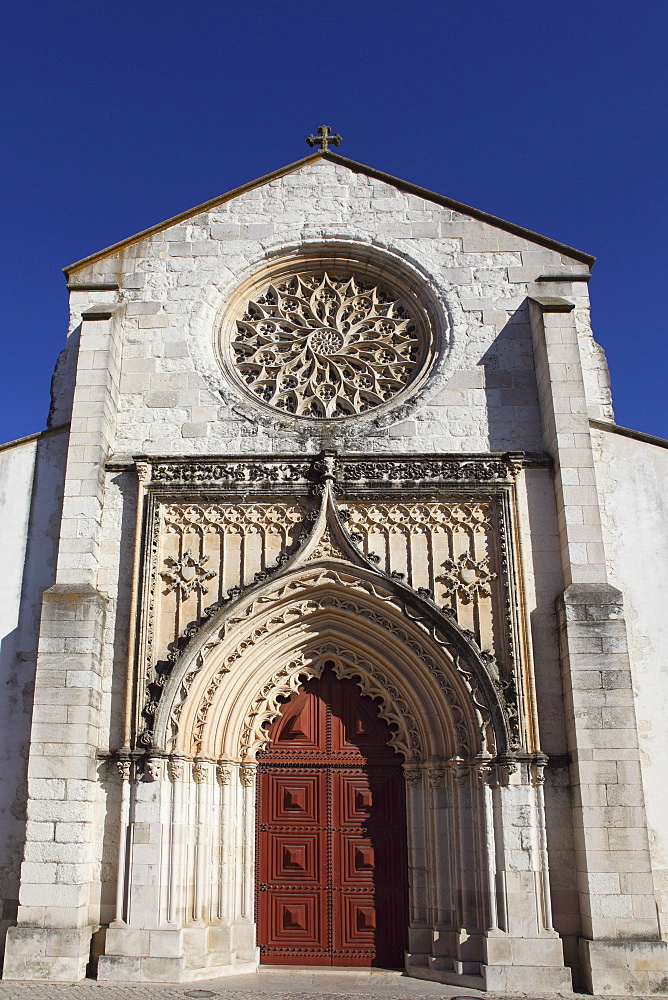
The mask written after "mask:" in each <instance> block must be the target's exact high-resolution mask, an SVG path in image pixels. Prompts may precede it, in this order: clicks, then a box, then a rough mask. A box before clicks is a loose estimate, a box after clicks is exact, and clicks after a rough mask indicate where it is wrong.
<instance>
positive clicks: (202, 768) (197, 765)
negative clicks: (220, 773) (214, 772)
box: [193, 760, 209, 785]
mask: <svg viewBox="0 0 668 1000" xmlns="http://www.w3.org/2000/svg"><path fill="white" fill-rule="evenodd" d="M208 777H209V764H208V761H206V760H195V761H193V778H194V779H195V781H196V782H197V784H198V785H199V784H201V783H202V782H203V781H206V780H207V778H208Z"/></svg>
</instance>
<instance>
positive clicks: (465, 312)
mask: <svg viewBox="0 0 668 1000" xmlns="http://www.w3.org/2000/svg"><path fill="white" fill-rule="evenodd" d="M337 245H338V246H342V245H345V246H347V247H348V248H349V249H350V248H351V247H353V248H354V247H355V246H356V247H357V249H358V251H359V253H360V255H361V256H362V257H364V256H365V255H375V256H376V257H377V259H378V260H379V261H380V262H381V264H382V262H383V261H384V260H387V261H395V262H397V261H398V262H400V263H401V266H402V267H404V268H405V269H406V270H407V271H408V272H409V273H410V274H412V275H413V276H414V279H415V280H416V281H417V282H423V283H424V284H425V286H427V287H429V289H430V294H431V296H432V297H433V299H434V304H435V309H436V311H437V312H438V314H439V317H440V325H441V330H440V336H441V353H440V358H439V361H438V363H437V365H436V368H435V369H434V372H433V374H432V377H431V378H430V380H429V385H428V386H427V387H426V388H425V391H424V392H422V393H418V394H417V398H413V399H411V398H409V399H408V400H407V402H406V403H405V405H399V406H397V407H395V408H394V410H392V409H390V410H389V411H386V412H384V414H383V416H382V419H381V420H380V421H379V423H377V422H376V420H375V417H374V416H373V415H370V416H369V417H368V418H362V419H356V420H355V421H353V422H346V421H341V422H340V423H339V426H337V428H336V433H335V434H334V441H333V440H332V434H331V432H330V433H329V434H328V446H330V447H331V446H332V445H335V446H336V447H339V448H340V449H341V450H350V451H358V450H364V451H378V452H392V451H395V452H396V451H409V452H410V451H418V452H424V451H428V452H447V451H456V452H458V451H467V452H477V451H487V450H492V451H500V450H506V449H523V450H527V451H538V450H541V440H540V418H539V414H538V405H537V398H536V387H535V376H534V371H533V356H532V346H531V333H530V328H529V317H528V312H527V303H526V300H527V294H528V293H531V291H532V290H534V291H535V289H536V288H540V289H542V290H543V291H547V292H548V293H549V292H550V291H554V289H552V286H551V285H550V284H546V283H543V284H541V285H538V286H537V285H535V281H536V279H537V278H539V277H541V276H542V275H545V274H546V273H554V272H555V271H558V272H560V273H561V275H562V277H563V275H568V274H574V275H576V276H578V275H579V276H581V275H583V274H584V275H585V276H586V274H587V267H586V265H583V264H580V263H578V262H577V261H575V260H574V259H571V258H566V257H562V255H561V254H560V253H558V252H556V251H554V250H548V249H543V248H541V247H538V246H537V245H536V244H535V243H530V242H528V241H527V240H526V239H522V238H520V237H518V236H515V235H512V234H510V233H506V232H502V231H501V230H499V229H495V228H494V227H492V226H490V225H489V224H486V223H484V222H479V221H476V220H473V219H471V218H467V217H465V216H462V215H460V214H458V213H455V212H453V211H450V210H448V209H446V208H443V207H441V206H439V205H438V204H435V203H433V202H430V201H427V200H425V199H423V198H420V197H417V196H416V195H414V194H408V193H405V192H403V191H401V190H399V189H397V188H395V187H392V186H390V185H388V184H386V183H383V182H381V181H377V180H374V179H373V178H370V177H368V176H365V175H364V174H361V173H356V172H353V171H352V170H349V169H347V168H345V167H343V166H340V165H337V164H333V163H328V162H326V161H320V162H317V163H315V164H310V165H306V166H303V167H302V168H300V169H298V170H296V171H295V172H294V173H289V174H286V175H285V176H283V177H280V178H278V179H275V180H273V181H271V182H269V183H267V184H266V185H264V186H262V187H259V188H256V189H253V190H250V191H247V192H246V193H243V194H240V195H239V196H238V197H237V198H235V199H233V200H231V201H228V202H224V203H222V204H218V205H216V206H214V207H212V208H210V209H209V210H208V211H205V212H202V213H201V214H199V215H195V216H193V217H192V218H190V219H189V220H187V221H186V222H183V223H181V224H179V225H173V226H171V227H168V228H166V229H164V230H163V231H161V232H158V233H154V234H153V235H152V236H150V237H148V238H146V239H144V240H140V241H139V242H137V243H134V244H131V245H130V246H127V247H125V248H124V249H122V250H119V251H118V252H117V253H113V254H111V255H110V256H108V257H105V258H103V259H101V260H98V261H95V262H93V263H91V264H90V265H87V266H84V267H82V268H80V269H77V270H76V271H75V272H71V273H70V281H71V284H72V285H76V284H85V283H87V284H90V283H94V282H96V283H113V282H117V283H118V284H119V285H120V291H119V293H118V297H117V299H116V295H115V294H114V293H112V292H101V293H93V292H74V293H73V295H72V309H73V315H72V329H75V328H76V326H77V324H78V320H79V316H80V315H81V313H82V312H84V311H85V310H86V309H87V308H89V307H90V304H91V302H92V301H93V300H94V301H95V302H97V303H103V304H104V305H105V306H111V305H113V304H114V303H115V302H116V301H117V303H118V305H119V306H120V311H119V314H117V315H118V316H119V319H120V325H121V328H122V340H123V356H122V363H121V372H122V376H121V396H120V400H119V414H118V427H117V438H116V452H117V453H123V454H132V453H142V452H147V453H153V454H165V455H169V454H178V453H180V452H183V453H189V454H198V453H209V454H216V453H220V454H233V453H239V452H242V453H256V454H258V453H260V454H261V453H274V454H275V453H280V452H282V451H287V452H294V451H295V450H298V451H302V450H305V451H310V452H312V453H313V452H317V451H319V450H320V449H321V448H322V447H323V445H324V444H327V442H324V441H323V436H322V430H321V428H319V427H318V426H317V423H316V422H313V423H310V424H307V425H306V426H305V422H304V421H297V422H294V421H292V422H291V421H290V420H287V419H279V416H278V415H276V417H275V418H272V417H271V416H268V415H267V413H266V412H265V413H262V412H258V411H257V410H256V411H255V412H254V413H253V412H252V410H251V408H249V407H248V405H247V402H246V401H245V400H244V398H243V396H242V394H241V393H240V392H239V391H238V390H237V389H236V388H235V387H234V386H233V385H231V384H230V382H229V380H228V379H227V378H226V377H225V375H223V373H222V372H221V370H220V366H219V364H218V362H217V360H216V356H215V351H214V338H215V336H216V333H217V325H218V322H219V319H220V314H221V312H222V310H223V309H224V306H225V303H226V300H227V299H228V297H229V295H230V293H231V292H232V291H233V290H234V289H235V288H236V286H237V285H238V284H239V282H240V281H241V280H242V279H244V278H246V277H248V275H249V274H251V273H252V272H253V271H254V270H255V269H257V268H258V267H260V266H261V265H263V264H264V263H265V261H266V260H267V259H271V258H272V257H275V256H276V255H277V254H279V253H281V254H284V253H293V254H295V256H296V254H297V252H299V251H300V250H301V251H304V250H305V249H307V248H309V247H311V248H312V249H313V250H316V251H317V249H318V248H319V247H320V248H322V247H325V249H326V250H327V252H331V248H332V247H336V246H337ZM564 288H565V289H566V290H567V291H568V292H569V293H572V294H573V295H574V296H575V302H576V306H577V315H578V326H579V329H580V331H581V334H582V336H583V338H585V339H587V338H588V342H589V341H590V340H591V331H590V328H589V320H588V296H587V287H586V283H584V282H583V281H582V280H580V281H576V282H575V283H574V284H572V285H571V283H566V285H564V284H563V282H560V283H559V288H558V291H559V292H561V291H563V290H564ZM592 344H593V341H592ZM589 355H590V357H589V361H588V370H589V371H590V375H589V381H590V382H592V385H593V384H594V383H597V380H598V378H599V374H598V372H599V369H600V367H601V363H602V365H603V369H604V371H603V375H602V376H601V379H602V380H603V382H605V362H604V361H603V362H601V359H600V357H599V356H598V355H597V354H596V351H595V348H594V347H592V348H591V350H590V351H589ZM597 365H598V367H596V366H597ZM595 396H596V391H595V390H594V389H592V399H594V397H595ZM592 406H593V407H594V408H597V407H598V409H599V410H600V406H598V404H596V403H595V402H594V401H593V402H592ZM594 415H596V414H594ZM599 415H600V412H599ZM379 424H380V425H379Z"/></svg>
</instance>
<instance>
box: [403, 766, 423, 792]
mask: <svg viewBox="0 0 668 1000" xmlns="http://www.w3.org/2000/svg"><path fill="white" fill-rule="evenodd" d="M421 778H422V771H421V770H420V769H419V768H417V767H405V768H404V780H405V782H406V784H407V785H408V786H409V788H414V787H415V786H416V785H419V784H420V780H421Z"/></svg>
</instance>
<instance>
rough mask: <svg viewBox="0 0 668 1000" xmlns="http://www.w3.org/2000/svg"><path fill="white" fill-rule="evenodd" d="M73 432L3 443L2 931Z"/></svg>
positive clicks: (12, 891)
mask: <svg viewBox="0 0 668 1000" xmlns="http://www.w3.org/2000/svg"><path fill="white" fill-rule="evenodd" d="M66 442H67V434H66V433H64V432H63V431H61V432H56V433H50V434H45V435H41V436H40V435H34V436H33V437H31V438H28V439H27V440H25V441H18V442H16V444H10V445H9V446H6V447H5V448H3V449H2V450H0V552H2V576H1V577H0V684H1V685H2V690H3V698H2V701H1V702H0V767H1V768H2V782H1V783H0V898H1V899H2V911H1V913H0V919H1V921H2V922H1V923H0V932H1V934H2V937H3V938H4V933H5V931H6V927H7V925H8V924H9V923H11V922H13V921H14V920H15V918H16V906H17V901H18V894H19V870H20V866H21V856H22V852H23V844H24V839H25V823H26V795H27V775H26V770H27V755H28V747H29V740H30V723H31V717H32V695H33V685H34V679H35V661H36V657H37V631H38V622H39V610H40V603H41V596H42V591H43V590H44V589H45V588H46V587H48V586H49V585H50V584H51V583H52V582H53V577H54V573H55V560H56V554H57V538H58V522H59V512H60V505H61V503H62V489H63V457H64V449H65V447H66Z"/></svg>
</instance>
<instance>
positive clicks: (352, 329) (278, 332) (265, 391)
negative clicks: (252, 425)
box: [230, 273, 430, 418]
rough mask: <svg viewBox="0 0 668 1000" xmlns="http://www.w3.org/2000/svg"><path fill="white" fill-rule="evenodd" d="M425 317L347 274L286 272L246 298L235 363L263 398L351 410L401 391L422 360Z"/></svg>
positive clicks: (305, 410) (325, 411)
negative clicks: (260, 290)
mask: <svg viewBox="0 0 668 1000" xmlns="http://www.w3.org/2000/svg"><path fill="white" fill-rule="evenodd" d="M428 330H429V328H428V324H427V323H426V320H423V319H422V317H418V315H417V310H416V309H415V308H414V307H410V308H409V307H408V306H407V304H406V303H405V301H403V299H402V298H401V296H399V295H398V294H397V293H394V292H391V291H390V290H389V289H385V288H382V287H381V286H380V285H370V284H368V283H366V282H363V281H361V280H360V279H359V278H356V277H355V276H353V275H351V274H347V275H345V276H338V275H337V276H331V277H330V276H329V275H328V274H327V273H322V274H319V275H310V274H291V275H287V276H285V277H283V278H281V279H280V280H278V281H276V283H275V284H269V285H268V286H267V287H266V288H265V290H264V292H263V293H262V294H261V295H259V296H258V297H257V299H256V300H255V301H250V302H248V304H247V306H246V311H245V313H244V315H243V317H242V318H241V319H239V320H237V324H236V331H235V333H234V334H233V336H232V340H231V345H230V346H231V352H232V355H233V358H234V366H235V368H236V371H237V373H238V375H239V376H240V378H241V379H242V381H243V382H244V383H245V385H246V387H247V388H248V389H249V390H250V391H251V392H252V393H253V394H254V395H255V396H256V397H258V398H259V399H261V400H262V401H263V402H264V403H266V404H268V405H269V406H272V407H274V408H276V409H278V410H282V411H283V412H285V413H291V414H294V415H296V416H302V417H328V418H329V417H335V418H338V417H348V416H352V415H355V414H358V413H364V412H365V411H366V410H370V409H373V408H374V407H377V406H380V405H381V404H383V403H385V402H387V401H388V400H390V399H392V397H393V396H395V395H396V394H397V393H398V392H401V391H402V390H403V389H404V388H405V387H406V386H407V385H408V383H409V382H411V381H412V380H413V378H414V376H415V375H416V374H417V373H418V372H419V371H420V369H421V368H422V367H423V361H424V360H425V358H426V354H427V350H428V348H429V346H430V344H429V343H428V342H427V341H428V339H429V333H428Z"/></svg>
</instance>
